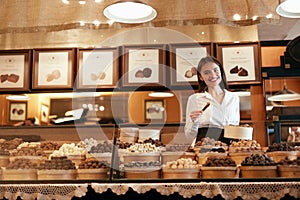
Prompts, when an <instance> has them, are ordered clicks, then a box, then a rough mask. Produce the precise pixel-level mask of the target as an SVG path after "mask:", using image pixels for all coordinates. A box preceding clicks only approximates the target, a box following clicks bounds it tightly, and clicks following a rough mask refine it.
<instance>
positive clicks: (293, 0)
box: [276, 0, 300, 18]
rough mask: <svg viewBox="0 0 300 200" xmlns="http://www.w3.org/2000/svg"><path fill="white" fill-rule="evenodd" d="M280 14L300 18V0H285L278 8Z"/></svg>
mask: <svg viewBox="0 0 300 200" xmlns="http://www.w3.org/2000/svg"><path fill="white" fill-rule="evenodd" d="M276 12H277V14H278V15H280V16H282V17H287V18H300V2H299V0H285V1H284V2H282V3H281V4H279V5H278V6H277V8H276Z"/></svg>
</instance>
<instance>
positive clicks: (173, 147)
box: [166, 144, 190, 152]
mask: <svg viewBox="0 0 300 200" xmlns="http://www.w3.org/2000/svg"><path fill="white" fill-rule="evenodd" d="M189 147H190V145H189V144H173V145H167V146H166V151H171V152H177V151H187V150H188V149H189Z"/></svg>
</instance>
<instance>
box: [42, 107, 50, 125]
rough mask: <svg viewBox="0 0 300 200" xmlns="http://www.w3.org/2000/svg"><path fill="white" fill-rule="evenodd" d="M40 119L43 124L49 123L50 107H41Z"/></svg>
mask: <svg viewBox="0 0 300 200" xmlns="http://www.w3.org/2000/svg"><path fill="white" fill-rule="evenodd" d="M40 118H41V122H42V123H48V119H49V106H47V105H45V104H42V105H41V112H40Z"/></svg>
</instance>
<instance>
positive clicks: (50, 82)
mask: <svg viewBox="0 0 300 200" xmlns="http://www.w3.org/2000/svg"><path fill="white" fill-rule="evenodd" d="M74 59H75V50H74V49H34V50H33V80H32V82H33V84H32V89H67V88H72V87H73V81H74V80H73V79H74V78H73V74H74Z"/></svg>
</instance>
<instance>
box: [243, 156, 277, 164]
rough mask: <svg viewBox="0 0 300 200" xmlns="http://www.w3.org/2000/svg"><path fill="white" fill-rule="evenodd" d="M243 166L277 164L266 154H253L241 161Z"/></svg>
mask: <svg viewBox="0 0 300 200" xmlns="http://www.w3.org/2000/svg"><path fill="white" fill-rule="evenodd" d="M241 165H242V166H275V165H276V163H275V162H274V161H273V159H272V158H270V157H268V156H267V155H266V154H252V155H251V156H247V157H246V158H245V160H244V161H243V162H242V163H241Z"/></svg>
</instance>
